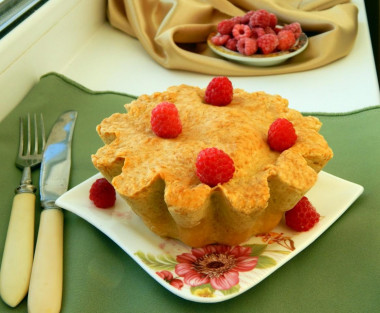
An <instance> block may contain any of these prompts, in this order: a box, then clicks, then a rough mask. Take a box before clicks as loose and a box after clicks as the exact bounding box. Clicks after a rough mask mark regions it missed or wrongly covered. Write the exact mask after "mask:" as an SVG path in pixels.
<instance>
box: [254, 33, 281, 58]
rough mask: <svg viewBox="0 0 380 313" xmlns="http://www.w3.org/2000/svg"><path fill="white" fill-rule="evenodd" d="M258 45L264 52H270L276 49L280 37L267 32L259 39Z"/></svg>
mask: <svg viewBox="0 0 380 313" xmlns="http://www.w3.org/2000/svg"><path fill="white" fill-rule="evenodd" d="M257 46H258V47H259V48H260V50H261V52H262V53H263V54H269V53H272V52H274V51H275V50H276V48H277V46H278V38H277V36H276V35H274V34H265V35H262V36H260V37H259V38H258V39H257Z"/></svg>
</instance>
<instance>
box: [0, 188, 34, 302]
mask: <svg viewBox="0 0 380 313" xmlns="http://www.w3.org/2000/svg"><path fill="white" fill-rule="evenodd" d="M35 199H36V196H35V194H34V193H19V194H16V195H15V197H14V199H13V204H12V211H11V217H10V220H9V225H8V231H7V237H6V239H5V246H4V252H3V259H2V261H1V269H0V294H1V298H2V299H3V300H4V302H5V303H7V304H8V305H9V306H11V307H15V306H16V305H18V304H19V303H20V302H21V301H22V299H24V297H25V295H26V293H27V292H28V287H29V280H30V272H31V270H32V262H33V249H34V213H35Z"/></svg>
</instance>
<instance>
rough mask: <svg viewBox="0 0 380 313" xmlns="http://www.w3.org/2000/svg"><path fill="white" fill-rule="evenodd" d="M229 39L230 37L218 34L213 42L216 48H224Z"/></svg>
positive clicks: (212, 38) (213, 38)
mask: <svg viewBox="0 0 380 313" xmlns="http://www.w3.org/2000/svg"><path fill="white" fill-rule="evenodd" d="M229 39H230V36H229V35H221V34H217V35H215V36H212V37H211V42H212V43H213V44H214V45H215V46H223V45H224V44H225V43H226V42H227V41H228V40H229Z"/></svg>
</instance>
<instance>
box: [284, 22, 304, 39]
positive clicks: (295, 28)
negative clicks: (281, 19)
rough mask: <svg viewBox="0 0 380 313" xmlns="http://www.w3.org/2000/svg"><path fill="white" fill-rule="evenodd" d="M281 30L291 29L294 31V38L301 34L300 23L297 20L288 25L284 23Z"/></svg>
mask: <svg viewBox="0 0 380 313" xmlns="http://www.w3.org/2000/svg"><path fill="white" fill-rule="evenodd" d="M283 30H291V31H292V32H293V33H294V36H295V37H296V39H298V37H299V36H300V35H301V33H302V28H301V24H300V23H298V22H294V23H291V24H288V25H285V26H284V27H283Z"/></svg>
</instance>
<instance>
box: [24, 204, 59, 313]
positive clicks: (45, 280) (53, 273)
mask: <svg viewBox="0 0 380 313" xmlns="http://www.w3.org/2000/svg"><path fill="white" fill-rule="evenodd" d="M62 283H63V212H62V210H61V209H60V208H51V209H44V210H42V212H41V218H40V226H39V229H38V237H37V244H36V252H35V255H34V261H33V268H32V275H31V278H30V285H29V295H28V312H29V313H46V312H49V313H57V312H59V311H60V309H61V303H62Z"/></svg>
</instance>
